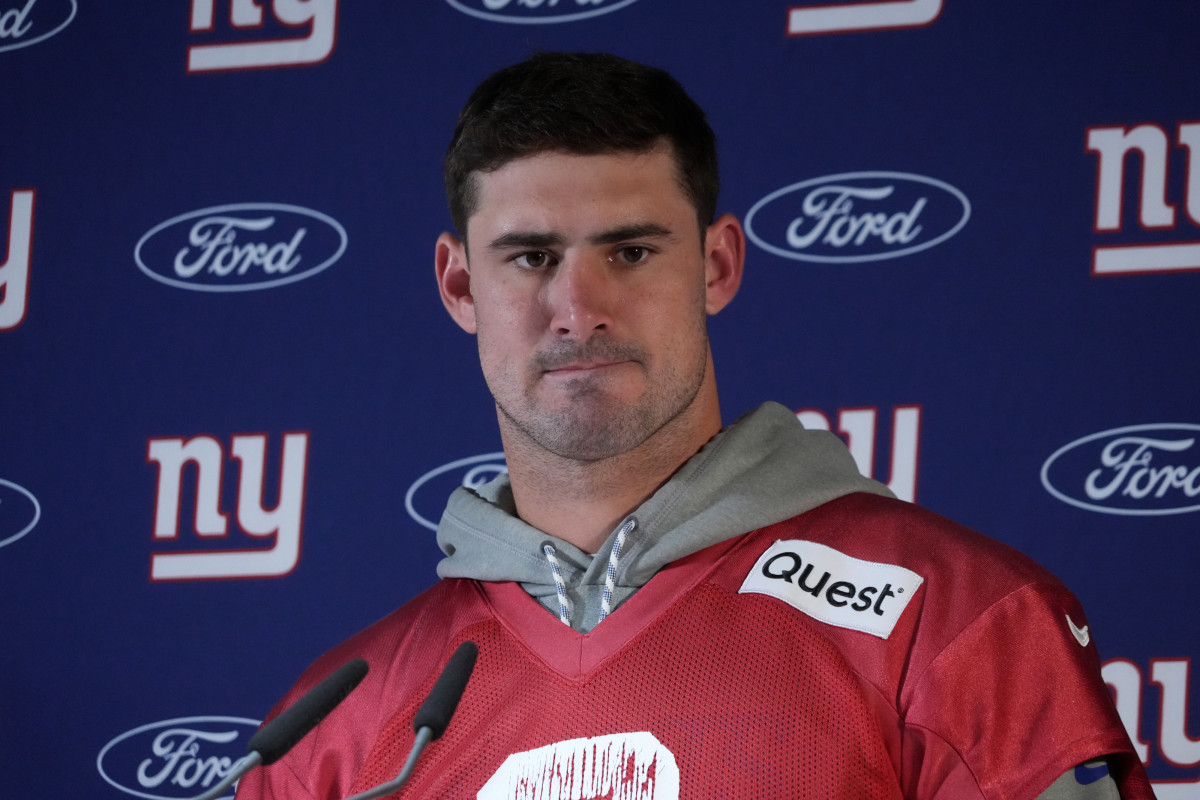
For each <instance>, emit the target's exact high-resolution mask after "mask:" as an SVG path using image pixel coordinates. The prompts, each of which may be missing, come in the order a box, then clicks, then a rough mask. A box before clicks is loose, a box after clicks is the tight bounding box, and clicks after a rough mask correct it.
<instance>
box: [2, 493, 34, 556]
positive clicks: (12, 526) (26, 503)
mask: <svg viewBox="0 0 1200 800" xmlns="http://www.w3.org/2000/svg"><path fill="white" fill-rule="evenodd" d="M41 518H42V507H41V504H39V503H38V501H37V498H36V497H34V496H33V494H32V493H31V492H30V491H29V490H28V489H25V488H24V487H22V486H18V485H17V484H15V483H13V482H12V481H6V480H4V479H3V478H0V547H4V546H5V545H10V544H12V543H13V542H15V541H16V540H17V539H20V538H21V537H22V536H24V535H25V534H27V533H29V532H30V531H31V530H33V529H34V527H35V526H36V525H37V524H38V520H39V519H41Z"/></svg>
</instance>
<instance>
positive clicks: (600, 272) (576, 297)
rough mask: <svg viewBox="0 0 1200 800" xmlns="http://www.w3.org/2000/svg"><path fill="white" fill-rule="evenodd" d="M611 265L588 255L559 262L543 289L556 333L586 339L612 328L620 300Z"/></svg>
mask: <svg viewBox="0 0 1200 800" xmlns="http://www.w3.org/2000/svg"><path fill="white" fill-rule="evenodd" d="M611 266H612V265H611V264H609V262H608V261H607V260H606V259H605V258H603V257H601V256H590V255H574V256H572V257H569V258H566V259H564V260H563V261H562V262H560V263H559V264H558V266H557V268H556V269H555V270H554V274H553V275H552V276H551V277H550V280H549V281H547V283H546V286H545V290H544V302H545V304H546V307H547V314H548V317H549V320H550V328H551V330H553V331H554V333H555V334H557V335H559V336H566V337H572V338H576V339H580V340H586V339H587V338H588V337H590V336H592V335H593V334H595V333H597V332H604V331H608V330H610V329H611V327H612V324H613V312H614V311H615V309H616V307H617V304H618V303H619V302H620V291H619V287H618V286H617V285H616V283H615V280H614V277H613V275H612V272H611V269H610V268H611Z"/></svg>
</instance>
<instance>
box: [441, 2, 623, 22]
mask: <svg viewBox="0 0 1200 800" xmlns="http://www.w3.org/2000/svg"><path fill="white" fill-rule="evenodd" d="M446 2H447V3H449V4H450V5H452V6H454V7H455V8H457V9H458V10H459V11H461V12H463V13H464V14H470V15H471V16H472V17H479V18H480V19H486V20H490V21H492V22H512V23H516V24H525V25H538V24H546V23H553V22H574V21H575V20H580V19H587V18H588V17H595V16H599V15H600V14H607V13H609V12H610V11H616V10H617V9H620V8H624V7H625V6H628V5H633V4H634V3H636V2H637V0H612V2H608V0H446Z"/></svg>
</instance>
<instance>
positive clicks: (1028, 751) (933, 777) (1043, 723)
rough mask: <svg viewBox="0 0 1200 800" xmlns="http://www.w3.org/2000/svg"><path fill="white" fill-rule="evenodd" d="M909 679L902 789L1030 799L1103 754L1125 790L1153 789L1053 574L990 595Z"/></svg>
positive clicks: (1079, 616)
mask: <svg viewBox="0 0 1200 800" xmlns="http://www.w3.org/2000/svg"><path fill="white" fill-rule="evenodd" d="M910 686H911V687H912V688H911V690H910V691H908V692H907V693H906V694H905V695H904V696H902V698H901V700H902V703H903V704H904V708H903V713H904V716H905V719H906V728H907V730H908V733H907V734H906V736H907V741H906V746H905V753H906V756H905V759H906V762H909V763H906V764H905V772H906V773H907V774H909V775H912V776H914V778H913V782H912V785H911V787H910V791H908V792H906V796H913V797H920V798H938V799H939V800H941V798H950V797H956V796H968V795H975V796H983V797H987V798H994V799H995V800H1033V798H1036V797H1037V796H1038V795H1039V794H1041V793H1042V792H1043V791H1044V790H1045V789H1046V788H1047V787H1048V786H1050V785H1051V784H1052V783H1053V782H1054V781H1055V780H1056V779H1057V778H1059V776H1061V775H1062V774H1063V773H1064V772H1066V771H1068V770H1070V769H1072V768H1073V767H1074V766H1075V765H1077V764H1081V763H1083V762H1085V761H1088V760H1089V759H1094V758H1097V757H1101V756H1110V757H1109V763H1110V764H1112V765H1113V770H1112V771H1113V777H1114V779H1115V780H1116V781H1117V783H1118V785H1119V786H1120V788H1121V793H1122V797H1124V798H1125V800H1134V798H1143V797H1144V798H1152V797H1153V795H1152V794H1151V793H1150V788H1149V784H1148V782H1147V781H1146V778H1145V773H1144V771H1143V770H1142V768H1141V764H1140V762H1138V761H1137V759H1136V757H1134V755H1133V752H1132V747H1131V745H1130V743H1129V738H1128V735H1127V734H1126V732H1125V729H1124V727H1123V726H1122V724H1121V720H1120V718H1119V717H1118V716H1117V713H1116V709H1115V708H1114V706H1113V703H1112V699H1111V697H1110V696H1109V694H1108V689H1107V687H1106V686H1105V684H1104V681H1103V679H1102V678H1101V676H1100V659H1099V655H1098V654H1097V651H1096V645H1095V643H1094V642H1093V641H1092V638H1091V631H1090V628H1089V625H1088V622H1087V619H1086V617H1085V616H1084V614H1083V609H1082V608H1081V607H1080V605H1079V603H1078V601H1077V600H1076V599H1075V598H1074V596H1073V595H1072V594H1071V593H1070V592H1069V591H1067V590H1066V589H1065V588H1063V587H1062V586H1061V585H1055V584H1036V583H1035V584H1027V585H1024V586H1022V587H1020V588H1018V589H1016V590H1015V591H1012V592H1011V593H1009V594H1008V595H1006V596H1004V597H1003V598H1001V599H1000V600H999V601H997V602H996V603H994V604H992V605H991V606H990V607H988V608H987V609H986V610H985V611H984V612H983V613H982V614H980V615H979V616H978V617H977V618H975V619H974V620H973V621H972V622H971V623H970V624H969V625H967V626H966V627H965V628H964V629H963V630H962V631H961V632H960V633H958V634H957V635H956V636H955V637H954V638H953V639H952V640H951V641H950V642H949V643H948V645H947V646H946V647H945V648H944V649H942V650H941V652H940V653H939V654H938V655H937V656H936V658H934V659H933V660H932V661H930V662H929V664H928V666H926V667H925V668H924V669H923V670H922V671H921V673H920V674H919V675H917V676H915V677H914V679H913V682H912V683H910ZM971 784H974V787H977V788H974V789H973V791H971V792H969V793H962V792H961V790H962V789H963V788H964V787H967V786H970V785H971ZM956 787H958V788H957V789H956ZM956 792H957V793H956Z"/></svg>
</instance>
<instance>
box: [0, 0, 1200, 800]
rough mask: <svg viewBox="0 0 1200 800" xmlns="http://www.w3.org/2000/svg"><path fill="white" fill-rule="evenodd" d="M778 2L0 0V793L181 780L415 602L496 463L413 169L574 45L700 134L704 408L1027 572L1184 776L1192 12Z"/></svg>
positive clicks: (172, 788) (434, 164)
mask: <svg viewBox="0 0 1200 800" xmlns="http://www.w3.org/2000/svg"><path fill="white" fill-rule="evenodd" d="M795 3H796V0H754V2H748V1H747V0H742V1H741V2H732V0H686V1H685V0H421V2H417V1H416V0H409V2H404V3H400V2H383V0H357V2H354V3H349V2H345V1H344V0H343V1H342V2H339V1H338V0H257V2H252V1H251V0H192V2H191V3H188V2H184V1H183V0H179V1H178V2H172V3H168V2H129V3H121V4H113V3H101V2H95V1H94V0H0V120H2V123H3V124H2V131H3V132H2V134H0V135H2V139H0V141H2V146H0V221H2V220H5V219H7V221H8V224H7V227H5V226H4V225H3V223H2V222H0V237H3V236H4V234H5V233H7V238H6V239H5V238H0V258H2V259H3V260H0V386H2V391H0V785H3V786H7V787H20V788H19V791H20V793H21V795H22V796H28V797H64V796H74V797H98V798H104V797H108V798H114V800H117V799H118V798H121V797H124V796H125V795H132V796H136V797H144V798H177V797H186V796H190V795H192V794H196V793H198V792H199V791H200V790H202V789H203V788H204V787H205V786H206V785H211V784H212V783H213V782H214V781H215V779H216V777H217V776H218V775H219V774H221V773H222V772H223V771H224V770H225V769H226V768H227V767H228V764H229V762H230V761H231V760H232V759H233V758H236V757H237V756H238V755H240V754H241V753H242V752H244V749H245V742H246V739H247V737H248V735H249V733H250V732H251V731H252V730H253V726H254V724H255V723H256V721H257V720H259V719H261V717H262V716H263V714H264V713H265V712H266V710H267V709H268V708H269V707H270V705H271V704H272V703H273V702H274V701H275V700H276V699H277V698H278V697H279V696H280V695H281V694H282V693H283V692H284V690H285V689H286V688H287V687H288V686H289V685H290V684H291V682H292V680H293V679H294V678H295V677H296V676H297V675H298V673H299V672H300V671H301V670H302V669H303V667H304V666H305V665H306V664H307V663H308V662H309V661H311V660H312V659H313V658H315V657H316V656H317V655H318V654H320V653H321V652H322V651H323V650H325V649H326V648H328V647H330V646H332V645H333V644H335V643H337V642H338V641H340V640H342V639H344V638H345V637H346V636H348V635H350V634H351V633H353V632H354V631H356V630H358V629H360V628H362V627H363V626H365V625H367V624H369V623H370V622H372V621H374V620H375V619H377V618H379V617H381V616H383V615H384V614H386V613H387V612H388V611H390V610H391V609H392V608H394V607H396V606H397V605H399V604H401V603H403V602H404V601H405V600H407V599H408V598H409V597H411V596H412V595H414V594H416V593H417V592H419V591H421V590H422V589H423V588H425V587H427V586H428V585H430V584H431V583H432V582H433V581H434V580H435V574H434V566H435V564H436V562H437V560H438V557H439V553H438V550H437V547H436V545H435V543H434V538H433V533H432V531H431V528H432V526H433V524H434V523H435V522H436V520H437V518H438V516H439V514H440V510H441V505H442V503H443V501H444V498H445V496H446V495H447V494H448V493H449V491H450V490H451V489H452V488H453V487H454V486H455V485H457V484H459V483H462V482H464V481H467V482H470V481H482V480H486V479H487V478H488V477H490V476H491V475H493V474H495V472H496V471H497V470H499V469H502V468H503V458H502V456H501V455H500V454H499V453H498V451H499V449H500V448H499V437H498V435H497V432H496V425H495V417H494V411H493V408H492V405H491V402H490V398H489V396H488V394H487V391H486V387H485V386H484V384H483V381H482V379H481V377H480V376H479V372H478V368H477V365H476V356H475V352H474V343H473V341H472V339H471V338H470V337H468V336H466V335H465V334H463V333H462V332H461V331H459V329H458V328H457V327H456V326H454V325H453V323H452V322H451V321H450V320H449V319H447V318H446V315H445V313H444V311H443V309H442V307H441V304H440V302H439V301H438V298H437V295H436V289H435V284H434V280H433V269H432V252H433V249H432V245H433V240H434V238H435V237H436V236H437V234H438V233H439V232H441V231H442V230H445V229H446V228H448V227H449V225H450V222H449V216H448V214H447V212H446V210H445V203H444V199H443V195H442V188H441V157H442V154H443V152H444V149H445V146H446V144H447V142H448V139H449V135H450V132H451V130H452V127H453V123H454V120H455V118H456V115H457V112H458V109H459V107H460V106H461V104H462V103H463V101H464V100H465V99H466V96H467V95H468V93H469V92H470V90H471V89H472V88H473V87H474V85H475V84H476V83H477V82H478V81H479V80H480V79H482V78H483V77H484V76H485V75H487V74H489V73H490V72H492V71H493V70H494V69H496V68H498V67H500V66H503V65H506V64H509V63H512V62H514V61H517V60H520V59H521V58H523V57H525V56H526V55H528V54H529V53H531V52H533V51H535V50H558V49H564V50H577V49H586V50H608V51H612V52H616V53H618V54H620V55H624V56H628V57H631V58H634V59H638V60H641V61H645V62H648V63H651V64H654V65H656V66H660V67H663V68H666V69H667V70H669V71H671V72H672V73H673V74H675V75H676V76H677V77H679V78H680V80H681V81H682V82H683V83H684V85H685V86H686V87H687V88H688V89H689V91H691V92H692V93H693V95H694V96H695V97H696V98H697V100H699V101H700V103H701V104H702V105H704V106H705V107H706V108H707V109H708V110H709V113H710V119H711V122H712V123H713V126H714V128H715V129H716V130H717V133H718V136H719V138H720V153H721V158H722V172H723V177H724V185H723V190H722V202H721V207H722V210H727V211H731V212H733V213H735V214H737V215H738V216H739V217H740V218H742V220H743V222H744V223H745V224H746V226H747V228H748V231H749V232H750V235H751V243H750V245H749V252H748V260H747V268H746V278H745V282H744V284H743V288H742V291H741V293H740V295H739V297H738V298H737V299H736V300H735V301H734V303H733V305H732V306H731V307H730V308H728V309H727V310H726V311H725V312H724V313H722V314H721V315H720V316H719V317H717V318H715V319H714V320H713V321H712V324H711V331H712V337H713V341H714V350H715V356H716V363H717V373H718V382H719V385H720V387H721V393H722V400H723V409H724V413H725V417H726V421H732V420H733V419H734V418H736V417H737V416H738V415H740V414H741V413H743V412H744V411H746V410H748V409H750V408H752V407H753V406H755V405H757V404H758V403H759V402H761V401H762V400H765V399H774V400H777V401H779V402H782V403H785V404H787V405H789V406H791V407H792V408H794V409H796V410H797V412H799V413H800V414H801V418H802V419H803V420H804V421H805V422H806V423H808V424H810V425H818V426H824V427H828V428H830V429H832V430H835V431H837V432H839V433H841V434H842V435H843V436H845V437H846V438H847V440H848V444H849V446H850V449H851V451H852V453H853V454H854V455H855V457H856V459H857V460H858V462H859V465H860V468H861V469H862V470H863V471H864V472H866V473H869V474H873V475H874V476H875V477H877V478H880V479H881V480H885V481H888V482H889V483H891V484H892V486H893V488H895V489H896V491H897V492H898V493H899V494H900V495H901V496H903V497H905V499H909V500H913V501H915V502H917V503H919V504H921V505H923V506H926V507H928V508H931V509H933V510H935V511H938V512H940V513H943V514H945V515H947V516H950V517H952V518H954V519H957V520H959V521H961V522H963V523H966V524H968V525H970V526H972V527H975V528H977V529H979V530H981V531H983V532H985V533H987V534H989V535H991V536H994V537H996V538H998V539H1001V540H1003V541H1006V542H1008V543H1010V544H1012V545H1015V546H1016V547H1018V548H1019V549H1021V550H1023V551H1025V552H1026V553H1028V554H1029V555H1031V556H1033V557H1034V558H1035V559H1037V560H1038V561H1040V562H1042V563H1043V564H1045V565H1046V566H1047V567H1049V568H1050V569H1051V570H1052V571H1054V572H1055V573H1056V574H1058V575H1059V576H1060V577H1061V578H1062V579H1063V580H1064V581H1066V582H1067V584H1068V585H1069V586H1071V587H1072V588H1073V589H1074V590H1075V591H1076V593H1077V594H1079V596H1080V597H1081V599H1082V600H1083V601H1084V604H1085V607H1086V608H1087V609H1088V611H1089V616H1090V621H1091V632H1092V635H1093V636H1094V638H1095V640H1096V642H1097V643H1098V646H1099V648H1100V653H1101V656H1102V657H1103V659H1104V660H1105V664H1106V666H1105V677H1106V678H1107V679H1108V681H1109V683H1110V685H1111V686H1112V688H1113V691H1114V694H1115V697H1116V700H1117V703H1118V707H1119V710H1120V711H1121V714H1122V717H1123V719H1124V720H1125V722H1126V725H1127V726H1128V727H1129V728H1130V730H1131V732H1132V734H1133V736H1134V739H1135V742H1137V743H1138V746H1139V748H1140V751H1141V753H1142V754H1143V756H1144V760H1145V761H1146V764H1147V769H1148V771H1149V774H1150V776H1151V778H1152V780H1153V781H1154V782H1155V785H1156V789H1157V791H1158V793H1159V796H1160V797H1161V798H1200V711H1197V708H1198V707H1200V677H1197V676H1195V675H1193V670H1192V660H1193V658H1195V657H1196V656H1197V655H1200V634H1198V633H1197V627H1198V625H1197V621H1196V615H1197V610H1198V605H1200V604H1198V602H1197V599H1196V598H1197V594H1196V590H1195V576H1196V575H1197V573H1198V570H1200V555H1198V547H1197V543H1196V531H1197V521H1198V520H1200V443H1197V440H1198V439H1200V371H1198V370H1197V366H1196V364H1197V361H1196V348H1197V344H1198V343H1200V314H1197V305H1198V304H1197V299H1198V297H1200V294H1198V289H1200V275H1198V274H1197V272H1198V271H1200V101H1198V98H1200V47H1197V45H1196V42H1197V36H1198V34H1200V5H1197V4H1196V3H1195V2H1192V1H1191V0H1156V1H1155V2H1145V1H1144V0H1143V1H1141V2H1135V1H1134V0H1112V1H1111V2H1106V3H1095V2H1085V1H1084V0H1058V2H1053V3H1045V2H1035V0H1012V1H1011V2H1005V3H991V4H988V3H968V2H963V1H962V0H944V1H943V0H893V1H890V2H867V3H862V2H858V3H836V2H834V3H829V2H826V3H823V4H814V3H807V2H801V3H799V4H795ZM6 209H7V211H8V214H7V216H5V215H4V214H3V212H4V210H6Z"/></svg>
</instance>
